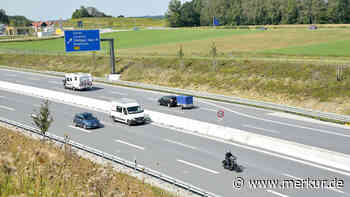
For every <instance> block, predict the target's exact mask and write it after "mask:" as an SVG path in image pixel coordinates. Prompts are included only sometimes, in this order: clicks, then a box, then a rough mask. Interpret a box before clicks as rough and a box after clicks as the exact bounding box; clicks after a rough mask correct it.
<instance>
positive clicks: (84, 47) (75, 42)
mask: <svg viewBox="0 0 350 197" xmlns="http://www.w3.org/2000/svg"><path fill="white" fill-rule="evenodd" d="M64 43H65V46H66V52H74V51H99V50H100V49H101V44H100V31H99V30H68V31H64Z"/></svg>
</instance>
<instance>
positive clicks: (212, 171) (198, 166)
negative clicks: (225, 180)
mask: <svg viewBox="0 0 350 197" xmlns="http://www.w3.org/2000/svg"><path fill="white" fill-rule="evenodd" d="M177 161H178V162H180V163H183V164H187V165H189V166H192V167H195V168H199V169H201V170H205V171H207V172H211V173H213V174H219V172H217V171H215V170H211V169H208V168H205V167H202V166H200V165H197V164H193V163H190V162H188V161H184V160H181V159H178V160H177Z"/></svg>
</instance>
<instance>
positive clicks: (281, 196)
mask: <svg viewBox="0 0 350 197" xmlns="http://www.w3.org/2000/svg"><path fill="white" fill-rule="evenodd" d="M266 191H267V192H269V193H271V194H275V195H277V196H280V197H289V196H287V195H285V194H281V193H278V192H276V191H273V190H266Z"/></svg>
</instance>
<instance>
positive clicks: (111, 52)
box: [101, 38, 115, 74]
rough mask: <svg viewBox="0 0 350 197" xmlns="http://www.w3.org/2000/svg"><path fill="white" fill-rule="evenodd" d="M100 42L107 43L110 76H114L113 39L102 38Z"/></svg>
mask: <svg viewBox="0 0 350 197" xmlns="http://www.w3.org/2000/svg"><path fill="white" fill-rule="evenodd" d="M101 41H102V42H104V41H107V42H109V54H110V57H111V60H110V62H111V74H115V56H114V39H113V38H102V39H101Z"/></svg>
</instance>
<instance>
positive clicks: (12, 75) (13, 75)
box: [5, 74, 17, 77]
mask: <svg viewBox="0 0 350 197" xmlns="http://www.w3.org/2000/svg"><path fill="white" fill-rule="evenodd" d="M5 76H8V77H16V76H17V75H15V74H5Z"/></svg>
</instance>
